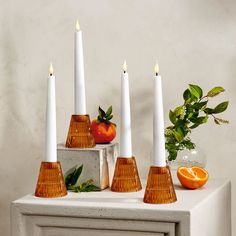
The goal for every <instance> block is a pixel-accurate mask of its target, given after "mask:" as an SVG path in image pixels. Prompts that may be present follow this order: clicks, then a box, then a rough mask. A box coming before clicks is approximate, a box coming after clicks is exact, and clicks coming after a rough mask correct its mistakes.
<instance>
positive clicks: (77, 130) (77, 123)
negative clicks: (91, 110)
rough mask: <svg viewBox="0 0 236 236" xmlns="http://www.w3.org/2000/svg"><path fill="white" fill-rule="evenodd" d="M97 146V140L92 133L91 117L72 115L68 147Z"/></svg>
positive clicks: (67, 141)
mask: <svg viewBox="0 0 236 236" xmlns="http://www.w3.org/2000/svg"><path fill="white" fill-rule="evenodd" d="M95 145H96V144H95V139H94V137H93V135H92V132H91V126H90V118H89V115H72V116H71V120H70V127H69V131H68V135H67V140H66V147H68V148H91V147H94V146H95Z"/></svg>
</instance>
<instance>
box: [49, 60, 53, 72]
mask: <svg viewBox="0 0 236 236" xmlns="http://www.w3.org/2000/svg"><path fill="white" fill-rule="evenodd" d="M49 74H50V75H52V74H53V66H52V63H50V66H49Z"/></svg>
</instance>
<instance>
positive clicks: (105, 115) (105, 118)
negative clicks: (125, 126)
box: [97, 106, 113, 124]
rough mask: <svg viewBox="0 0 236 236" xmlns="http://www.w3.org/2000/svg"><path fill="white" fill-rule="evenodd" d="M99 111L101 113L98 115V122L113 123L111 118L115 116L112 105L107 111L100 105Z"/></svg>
mask: <svg viewBox="0 0 236 236" xmlns="http://www.w3.org/2000/svg"><path fill="white" fill-rule="evenodd" d="M98 112H99V115H98V117H97V122H99V123H100V122H101V123H106V124H110V123H111V119H112V118H113V115H112V106H110V107H108V109H107V111H106V112H105V111H104V110H103V109H102V108H101V107H100V106H99V108H98Z"/></svg>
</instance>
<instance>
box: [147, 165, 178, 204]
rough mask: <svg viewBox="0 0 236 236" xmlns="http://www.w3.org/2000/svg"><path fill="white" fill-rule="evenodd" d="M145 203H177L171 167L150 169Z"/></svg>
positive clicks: (152, 167)
mask: <svg viewBox="0 0 236 236" xmlns="http://www.w3.org/2000/svg"><path fill="white" fill-rule="evenodd" d="M143 201H144V202H145V203H151V204H167V203H172V202H176V201H177V198H176V194H175V189H174V185H173V182H172V177H171V172H170V168H169V166H166V167H158V166H151V167H150V170H149V174H148V180H147V186H146V190H145V194H144V199H143Z"/></svg>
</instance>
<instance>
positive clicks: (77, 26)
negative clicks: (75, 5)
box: [75, 20, 80, 31]
mask: <svg viewBox="0 0 236 236" xmlns="http://www.w3.org/2000/svg"><path fill="white" fill-rule="evenodd" d="M75 27H76V30H77V31H80V25H79V21H78V20H77V21H76V26H75Z"/></svg>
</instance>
